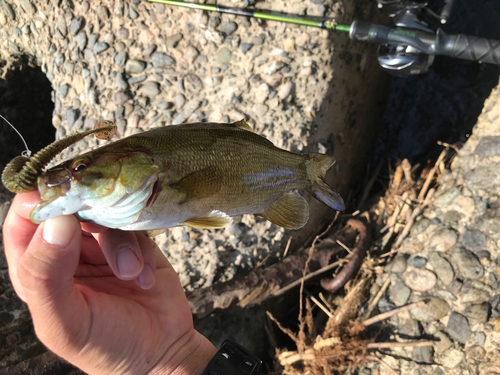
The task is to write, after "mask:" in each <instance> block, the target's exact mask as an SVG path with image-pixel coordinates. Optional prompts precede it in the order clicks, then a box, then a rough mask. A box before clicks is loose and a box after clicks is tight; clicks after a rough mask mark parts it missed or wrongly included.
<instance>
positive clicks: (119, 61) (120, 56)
mask: <svg viewBox="0 0 500 375" xmlns="http://www.w3.org/2000/svg"><path fill="white" fill-rule="evenodd" d="M127 58H128V56H127V52H125V51H122V52H118V53H117V54H116V55H115V57H114V58H113V60H114V62H115V64H116V65H118V67H120V68H121V67H122V66H123V65H125V62H126V61H127Z"/></svg>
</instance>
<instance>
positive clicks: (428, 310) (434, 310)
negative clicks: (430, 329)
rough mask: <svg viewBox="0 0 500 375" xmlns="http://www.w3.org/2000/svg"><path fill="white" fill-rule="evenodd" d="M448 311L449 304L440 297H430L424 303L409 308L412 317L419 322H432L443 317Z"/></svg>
mask: <svg viewBox="0 0 500 375" xmlns="http://www.w3.org/2000/svg"><path fill="white" fill-rule="evenodd" d="M449 312H450V306H449V305H448V303H447V302H446V301H444V300H442V299H441V298H437V297H430V298H429V302H427V303H426V304H425V305H423V306H420V307H417V308H414V309H412V310H411V315H412V317H413V318H414V319H416V320H418V321H421V322H433V321H437V320H440V319H442V318H444V317H445V316H446V315H448V313H449Z"/></svg>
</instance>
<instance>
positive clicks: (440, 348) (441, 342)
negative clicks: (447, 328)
mask: <svg viewBox="0 0 500 375" xmlns="http://www.w3.org/2000/svg"><path fill="white" fill-rule="evenodd" d="M434 337H436V338H437V339H438V341H435V342H434V349H435V350H436V353H443V352H445V351H447V350H448V349H449V348H451V346H452V345H453V343H452V342H451V340H450V338H449V337H448V335H447V334H446V333H444V332H441V331H437V332H436V333H435V334H434Z"/></svg>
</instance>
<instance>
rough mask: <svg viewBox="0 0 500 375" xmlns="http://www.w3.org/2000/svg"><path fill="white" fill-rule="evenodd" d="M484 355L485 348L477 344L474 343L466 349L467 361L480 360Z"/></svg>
mask: <svg viewBox="0 0 500 375" xmlns="http://www.w3.org/2000/svg"><path fill="white" fill-rule="evenodd" d="M485 355H486V350H485V349H484V348H483V347H481V346H479V345H474V346H471V347H469V348H468V349H467V359H468V361H469V362H481V361H482V359H483V358H484V357H485Z"/></svg>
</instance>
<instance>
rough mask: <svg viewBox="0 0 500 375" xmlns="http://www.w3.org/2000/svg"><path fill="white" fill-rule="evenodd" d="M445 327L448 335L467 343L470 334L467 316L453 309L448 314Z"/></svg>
mask: <svg viewBox="0 0 500 375" xmlns="http://www.w3.org/2000/svg"><path fill="white" fill-rule="evenodd" d="M446 329H447V331H448V334H449V335H450V337H451V338H452V339H454V340H456V341H458V342H460V343H462V344H465V343H467V341H469V339H470V336H471V331H470V327H469V321H468V320H467V318H466V317H465V316H463V315H461V314H459V313H457V312H455V311H453V312H452V313H451V314H450V317H449V318H448V324H447V325H446Z"/></svg>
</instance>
